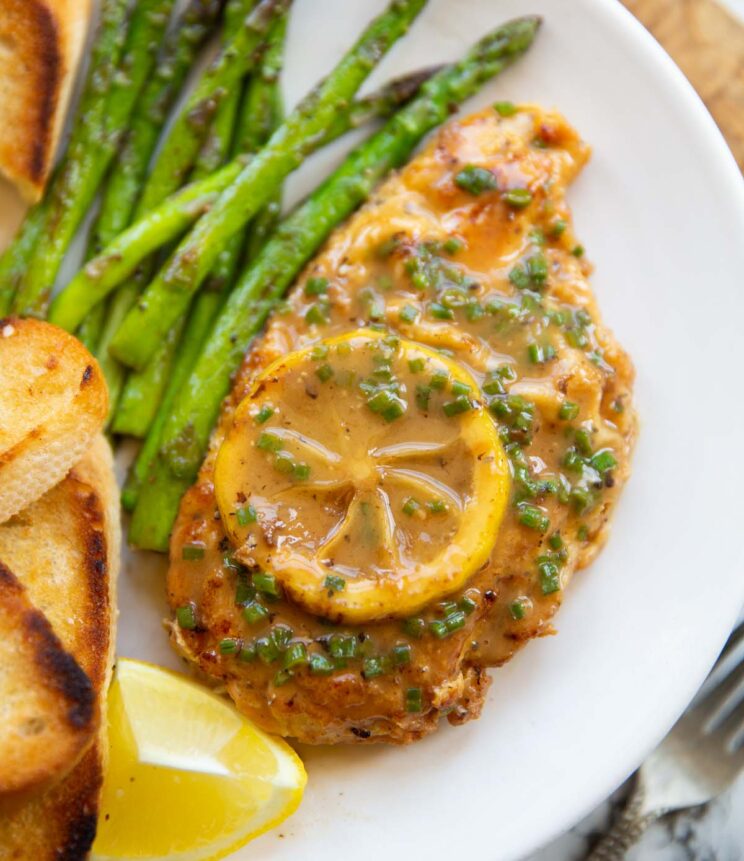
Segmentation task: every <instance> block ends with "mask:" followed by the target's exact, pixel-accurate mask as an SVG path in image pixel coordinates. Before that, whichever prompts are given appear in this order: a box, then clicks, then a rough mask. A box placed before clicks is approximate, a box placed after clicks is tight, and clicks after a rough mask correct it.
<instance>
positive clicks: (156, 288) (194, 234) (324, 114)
mask: <svg viewBox="0 0 744 861" xmlns="http://www.w3.org/2000/svg"><path fill="white" fill-rule="evenodd" d="M425 2H426V0H393V2H392V3H391V5H390V6H389V7H388V9H387V11H386V12H384V13H383V14H382V15H380V16H379V17H378V18H377V19H376V20H375V21H373V22H372V24H371V25H370V26H369V27H368V28H367V30H366V31H365V32H364V34H363V35H362V37H361V38H360V40H359V41H358V42H357V44H356V45H355V46H354V47H353V48H352V49H351V50H350V51H349V52H348V53H347V54H346V55H345V56H344V57H343V59H342V60H341V62H340V63H339V64H338V65H337V66H336V68H335V69H334V70H333V71H332V72H331V73H330V75H329V76H328V77H327V78H326V79H325V81H323V82H322V83H321V84H320V85H319V86H318V87H317V88H316V89H315V90H314V91H313V92H312V93H310V94H309V95H308V96H307V97H306V98H305V99H303V101H302V102H301V103H300V105H299V106H298V107H297V108H295V110H294V111H292V113H291V114H290V115H289V117H287V119H286V120H285V122H284V123H283V124H282V125H281V126H280V127H279V128H278V129H277V130H276V132H275V133H274V134H273V135H272V137H271V140H270V141H269V142H268V144H267V145H266V146H265V147H264V148H263V149H262V150H261V152H260V153H258V154H257V155H256V157H255V158H254V159H253V160H252V161H251V162H250V163H249V164H248V165H247V166H246V167H245V169H244V170H243V172H242V173H241V175H240V176H239V177H238V179H237V180H236V181H235V182H234V183H233V185H232V186H231V187H230V188H229V189H227V190H226V191H225V192H224V193H223V194H222V195H221V196H220V198H219V200H218V201H217V203H216V204H215V205H214V207H213V208H212V209H211V210H210V211H209V212H208V213H207V214H206V215H205V216H203V217H202V218H201V219H200V220H199V222H198V223H197V224H196V226H195V227H194V229H193V230H192V231H191V233H190V234H189V235H188V236H187V237H186V239H184V240H183V241H182V242H181V243H180V245H179V246H178V248H177V249H176V251H175V252H174V253H173V255H171V257H170V258H169V260H168V261H167V262H166V264H165V265H164V266H163V268H162V269H161V270H160V272H159V273H158V275H157V276H156V277H155V280H154V281H153V282H152V283H151V284H150V286H149V287H148V288H147V289H146V290H145V293H144V294H143V296H142V297H141V300H140V301H139V302H138V303H137V304H136V305H135V306H134V307H133V308H132V310H131V311H130V312H129V314H128V315H127V318H126V319H125V320H124V323H122V326H121V328H120V329H119V331H118V332H117V333H116V335H115V337H114V340H113V341H112V342H111V347H110V349H111V351H112V353H113V354H114V355H115V356H116V358H117V359H119V361H121V362H124V363H125V364H127V365H130V366H131V367H133V368H142V367H143V366H144V365H145V364H147V362H148V361H149V359H150V358H151V357H152V355H153V353H154V352H155V350H156V349H157V346H158V343H159V342H160V340H161V339H162V337H163V336H164V334H165V333H166V332H167V331H168V329H169V328H170V327H171V326H172V325H173V324H174V323H175V321H176V320H178V318H179V317H180V316H182V315H183V314H184V312H185V310H186V309H187V308H188V306H189V303H190V301H191V297H192V296H193V294H194V293H195V292H196V290H197V289H198V287H199V285H200V284H201V283H202V281H203V280H204V278H205V277H206V276H207V275H208V274H209V272H210V271H211V270H212V268H213V266H214V264H215V262H216V260H217V258H218V257H219V255H220V253H221V252H222V250H223V249H224V247H225V246H226V244H227V242H228V241H229V239H230V237H231V236H232V235H233V234H235V233H237V232H238V231H239V230H242V229H243V227H244V226H245V225H246V224H247V223H248V221H249V220H250V219H251V218H252V217H253V216H254V215H255V214H256V213H257V212H258V211H259V210H260V209H261V207H263V206H264V205H265V204H266V203H267V202H268V201H269V200H271V198H272V196H273V195H274V194H275V193H276V190H277V189H278V187H279V185H280V184H281V183H282V181H283V180H284V178H285V177H286V176H287V175H288V174H289V173H291V171H293V170H294V169H295V168H297V167H298V166H299V165H300V164H301V163H302V160H303V159H304V157H305V155H306V154H307V152H308V151H309V150H310V149H311V148H313V147H314V146H317V144H315V143H314V142H313V139H317V138H319V137H323V135H324V134H325V130H326V129H327V127H328V126H329V125H330V124H331V123H332V121H333V118H334V116H335V115H336V113H337V112H338V109H339V105H345V104H347V103H348V102H349V101H350V100H351V99H352V98H353V96H354V94H355V93H356V91H357V90H358V89H359V87H360V86H361V85H362V83H363V82H364V80H365V78H366V77H367V76H368V75H369V73H370V72H371V71H372V68H373V67H374V66H375V65H376V63H377V62H378V61H379V60H380V59H381V58H382V57H383V56H384V54H385V53H386V52H387V51H388V49H389V48H390V47H391V46H392V45H393V44H394V42H396V41H397V40H398V39H399V38H400V37H401V36H402V35H403V34H404V33H405V32H406V31H407V29H408V27H409V26H410V24H411V22H412V21H413V19H414V18H415V17H416V16H417V15H418V13H419V12H420V11H421V9H422V8H423V6H424V4H425Z"/></svg>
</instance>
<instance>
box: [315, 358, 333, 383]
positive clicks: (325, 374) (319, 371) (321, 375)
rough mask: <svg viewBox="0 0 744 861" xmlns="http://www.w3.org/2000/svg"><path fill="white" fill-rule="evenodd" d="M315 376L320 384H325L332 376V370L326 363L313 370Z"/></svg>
mask: <svg viewBox="0 0 744 861" xmlns="http://www.w3.org/2000/svg"><path fill="white" fill-rule="evenodd" d="M315 374H316V376H317V377H318V379H319V380H320V382H321V383H327V382H328V380H330V379H331V377H332V376H333V368H332V367H331V366H330V365H329V364H328V363H327V362H326V363H325V364H324V365H321V366H320V367H319V368H316V369H315Z"/></svg>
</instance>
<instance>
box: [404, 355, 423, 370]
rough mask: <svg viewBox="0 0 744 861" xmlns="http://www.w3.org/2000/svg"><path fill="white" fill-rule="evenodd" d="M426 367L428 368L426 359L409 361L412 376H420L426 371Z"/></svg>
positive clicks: (419, 358)
mask: <svg viewBox="0 0 744 861" xmlns="http://www.w3.org/2000/svg"><path fill="white" fill-rule="evenodd" d="M425 367H426V359H423V358H421V356H418V357H417V358H415V359H409V360H408V370H409V371H410V372H411V373H412V374H420V373H421V372H422V371H423V370H424V368H425Z"/></svg>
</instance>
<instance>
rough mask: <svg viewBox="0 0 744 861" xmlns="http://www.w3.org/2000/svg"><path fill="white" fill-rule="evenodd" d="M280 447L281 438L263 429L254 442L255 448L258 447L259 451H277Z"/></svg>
mask: <svg viewBox="0 0 744 861" xmlns="http://www.w3.org/2000/svg"><path fill="white" fill-rule="evenodd" d="M281 447H282V441H281V439H280V438H279V437H278V436H277V435H276V434H275V433H271V432H270V431H264V432H263V433H262V434H261V436H260V437H259V438H258V442H257V443H256V448H260V449H261V451H279V449H281Z"/></svg>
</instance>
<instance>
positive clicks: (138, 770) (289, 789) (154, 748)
mask: <svg viewBox="0 0 744 861" xmlns="http://www.w3.org/2000/svg"><path fill="white" fill-rule="evenodd" d="M108 731H109V748H110V750H109V763H108V767H107V769H106V775H105V779H104V786H103V797H102V801H101V815H100V818H99V825H98V834H97V837H96V841H95V844H94V846H93V855H92V858H93V861H113V859H129V861H134V859H148V861H149V859H152V861H154V859H161V858H168V859H172V861H176V859H177V861H207V859H218V858H224V857H225V856H226V855H228V854H230V853H231V852H234V851H235V850H236V849H238V848H239V847H240V846H242V845H243V844H245V843H247V842H248V841H249V840H251V839H252V838H254V837H257V836H258V835H260V834H263V833H264V832H265V831H267V830H269V829H270V828H272V827H274V826H276V825H278V824H279V823H280V822H281V821H283V820H284V819H286V817H288V816H289V815H290V814H291V813H293V812H294V811H295V809H296V808H297V806H298V804H299V803H300V800H301V798H302V793H303V789H304V786H305V782H306V774H305V769H304V768H303V766H302V763H301V762H300V760H299V758H298V757H297V754H295V752H294V751H293V750H292V748H291V747H289V745H287V744H286V743H285V742H283V741H282V740H280V739H276V738H272V737H270V736H268V735H266V734H265V733H263V732H261V731H260V730H259V729H257V728H256V727H255V726H253V724H251V723H250V722H249V721H248V720H247V719H246V718H244V717H242V716H241V715H240V714H238V712H237V711H236V710H235V709H234V708H233V706H232V705H230V704H229V703H228V702H227V701H226V700H223V699H222V698H221V697H218V696H216V695H215V694H213V693H211V692H210V691H209V690H207V689H206V688H204V687H202V686H201V685H198V684H196V683H195V682H192V681H191V680H190V679H188V678H186V677H185V676H181V675H179V674H177V673H172V672H169V671H168V670H164V669H161V668H159V667H155V666H152V665H150V664H145V663H141V662H139V661H133V660H127V659H120V660H119V661H118V663H117V667H116V673H115V676H114V681H113V684H112V686H111V690H110V692H109V717H108Z"/></svg>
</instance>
